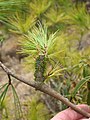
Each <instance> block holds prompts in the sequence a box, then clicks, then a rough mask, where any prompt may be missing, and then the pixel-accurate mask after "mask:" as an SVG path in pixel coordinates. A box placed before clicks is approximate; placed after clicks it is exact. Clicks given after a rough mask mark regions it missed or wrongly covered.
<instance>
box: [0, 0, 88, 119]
mask: <svg viewBox="0 0 90 120" xmlns="http://www.w3.org/2000/svg"><path fill="white" fill-rule="evenodd" d="M0 11H1V13H0V22H1V24H2V25H1V27H2V26H4V27H3V29H1V31H2V34H1V35H0V42H1V43H2V42H3V40H4V39H6V34H13V35H15V37H16V39H19V41H18V43H17V44H18V45H19V46H20V50H19V51H18V53H19V54H24V55H26V57H25V58H24V61H25V62H24V63H22V64H24V65H25V66H26V67H27V68H28V69H29V70H30V68H32V69H33V71H34V77H35V81H36V82H39V83H40V85H41V84H43V82H44V83H46V84H48V85H50V86H51V87H52V88H53V89H55V90H56V91H57V92H60V93H61V94H62V95H63V96H65V97H67V98H68V99H69V100H70V101H72V102H73V103H75V104H78V103H87V104H88V105H90V62H89V61H90V46H89V45H88V44H83V42H85V43H87V40H84V41H83V36H85V35H88V34H89V35H90V14H89V12H88V10H87V9H86V3H78V4H77V5H76V4H75V3H74V2H72V1H71V0H57V1H55V0H18V1H15V0H8V1H5V0H0ZM3 31H4V32H3ZM89 39H90V38H89ZM89 44H90V43H89ZM30 72H31V71H30ZM8 77H9V80H10V76H8ZM9 87H11V88H12V90H13V95H14V100H15V106H16V110H15V111H17V109H18V111H17V112H18V113H16V115H15V116H17V118H16V119H21V108H20V102H19V99H18V96H17V93H16V91H15V88H14V87H13V85H12V83H10V81H9V84H8V83H7V84H5V85H3V87H1V88H0V90H1V92H2V94H1V95H0V104H1V106H2V108H1V111H2V110H3V108H4V109H6V108H5V106H3V105H2V104H3V102H4V98H5V96H6V93H7V91H8V88H9ZM2 89H4V90H3V91H2ZM46 99H47V100H48V101H49V102H50V103H52V101H51V100H52V98H48V97H47V96H46ZM50 103H49V105H48V106H49V107H48V108H49V111H50V112H52V113H51V114H53V115H54V114H55V113H56V112H58V111H60V110H63V109H65V108H66V106H65V105H63V103H59V102H58V101H56V100H53V104H56V107H55V108H53V107H52V104H50ZM30 106H31V109H30V113H29V114H31V115H29V114H28V115H27V118H26V119H28V120H38V119H40V120H46V119H49V117H50V116H48V115H47V117H46V115H45V114H43V112H42V114H41V111H44V108H45V111H46V112H45V113H46V114H47V112H49V111H48V110H47V109H46V107H44V105H43V104H42V103H39V104H38V105H37V100H32V102H31V103H30ZM57 109H58V111H57ZM19 110H20V111H19ZM37 114H40V115H41V116H40V117H41V118H38V116H37ZM22 119H23V118H22ZM2 120H3V119H2Z"/></svg>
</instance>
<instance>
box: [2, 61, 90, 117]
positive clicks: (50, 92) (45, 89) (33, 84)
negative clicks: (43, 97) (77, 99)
mask: <svg viewBox="0 0 90 120" xmlns="http://www.w3.org/2000/svg"><path fill="white" fill-rule="evenodd" d="M0 67H1V68H2V69H3V70H4V71H5V72H6V73H7V74H9V75H10V76H12V77H14V78H16V79H17V80H19V81H21V82H23V83H25V84H27V85H29V86H31V87H34V88H35V89H36V90H39V91H41V92H44V93H46V94H48V95H50V96H52V97H54V98H56V99H57V100H60V101H62V102H63V103H64V104H66V105H67V106H69V107H71V108H72V109H73V110H75V111H76V112H78V113H80V114H82V115H83V116H84V117H87V118H89V117H90V114H89V113H87V112H86V111H84V110H82V109H80V108H77V107H76V105H74V104H73V103H71V102H70V101H68V100H67V98H65V97H63V96H62V95H60V94H59V93H57V92H56V91H54V90H53V89H51V88H49V87H48V86H47V85H45V84H44V83H43V84H42V85H41V86H40V83H38V82H35V81H31V80H30V81H26V80H25V79H24V78H22V77H20V76H18V75H15V74H14V73H13V72H12V71H11V70H10V69H8V68H7V67H6V66H5V65H4V64H3V63H2V62H0Z"/></svg>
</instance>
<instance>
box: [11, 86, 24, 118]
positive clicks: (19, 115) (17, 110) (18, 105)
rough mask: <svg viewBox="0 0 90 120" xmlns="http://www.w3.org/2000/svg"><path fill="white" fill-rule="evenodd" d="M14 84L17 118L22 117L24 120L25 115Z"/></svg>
mask: <svg viewBox="0 0 90 120" xmlns="http://www.w3.org/2000/svg"><path fill="white" fill-rule="evenodd" d="M11 86H12V91H13V96H14V104H15V118H16V119H17V120H20V119H21V118H22V120H23V115H22V110H21V105H20V101H19V98H18V95H17V92H16V90H15V88H14V86H13V85H11Z"/></svg>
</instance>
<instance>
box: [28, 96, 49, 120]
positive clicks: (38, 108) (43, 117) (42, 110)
mask: <svg viewBox="0 0 90 120" xmlns="http://www.w3.org/2000/svg"><path fill="white" fill-rule="evenodd" d="M28 104H29V108H28V114H27V119H28V120H49V119H50V115H49V111H48V109H47V108H46V106H45V105H44V104H43V103H42V102H39V100H38V98H37V97H34V98H33V99H32V101H30V102H29V103H28Z"/></svg>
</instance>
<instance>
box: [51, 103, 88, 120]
mask: <svg viewBox="0 0 90 120" xmlns="http://www.w3.org/2000/svg"><path fill="white" fill-rule="evenodd" d="M77 107H78V108H80V109H83V110H85V111H86V112H90V107H89V106H88V105H85V104H82V105H77ZM81 118H83V116H82V115H81V114H79V113H77V112H75V111H74V110H72V109H71V108H68V109H66V110H64V111H62V112H60V113H58V114H57V115H56V116H55V117H54V118H52V119H51V120H76V119H81Z"/></svg>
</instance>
